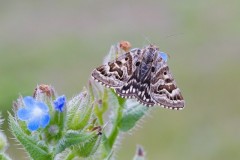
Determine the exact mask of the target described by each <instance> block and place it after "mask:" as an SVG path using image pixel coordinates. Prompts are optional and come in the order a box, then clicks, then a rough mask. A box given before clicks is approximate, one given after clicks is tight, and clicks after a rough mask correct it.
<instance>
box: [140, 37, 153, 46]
mask: <svg viewBox="0 0 240 160" xmlns="http://www.w3.org/2000/svg"><path fill="white" fill-rule="evenodd" d="M142 37H143V38H144V42H143V43H145V42H147V43H148V44H152V42H151V41H150V39H149V37H147V36H146V35H144V34H142ZM145 45H146V44H143V46H145Z"/></svg>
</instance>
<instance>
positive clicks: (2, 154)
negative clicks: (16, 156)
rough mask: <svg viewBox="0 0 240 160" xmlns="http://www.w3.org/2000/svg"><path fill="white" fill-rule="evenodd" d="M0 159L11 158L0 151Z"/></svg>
mask: <svg viewBox="0 0 240 160" xmlns="http://www.w3.org/2000/svg"><path fill="white" fill-rule="evenodd" d="M0 160H11V158H10V157H8V156H7V155H6V154H4V153H0Z"/></svg>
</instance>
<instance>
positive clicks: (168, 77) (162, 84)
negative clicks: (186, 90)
mask: <svg viewBox="0 0 240 160" xmlns="http://www.w3.org/2000/svg"><path fill="white" fill-rule="evenodd" d="M154 66H156V68H155V70H156V71H155V73H153V74H152V80H151V96H152V98H153V99H154V100H155V101H156V103H157V104H158V105H161V106H163V107H164V108H169V109H175V110H181V109H183V107H184V103H185V102H184V99H183V96H182V94H181V91H180V89H179V88H178V87H177V85H176V82H175V80H174V78H173V76H172V74H171V72H170V71H169V67H168V65H167V63H166V62H165V61H164V60H163V59H162V58H158V59H157V60H156V61H155V65H154Z"/></svg>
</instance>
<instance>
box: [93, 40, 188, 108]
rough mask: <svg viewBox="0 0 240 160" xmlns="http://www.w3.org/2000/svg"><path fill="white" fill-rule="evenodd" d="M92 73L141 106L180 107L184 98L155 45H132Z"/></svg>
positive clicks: (182, 106)
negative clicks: (128, 49)
mask: <svg viewBox="0 0 240 160" xmlns="http://www.w3.org/2000/svg"><path fill="white" fill-rule="evenodd" d="M92 77H93V79H94V80H96V81H97V82H100V83H101V84H102V85H104V86H106V87H109V88H113V89H114V91H115V92H116V93H117V94H118V96H121V97H123V98H134V99H136V100H137V101H139V103H141V104H143V105H145V106H154V105H159V106H162V107H164V108H169V109H175V110H181V109H183V108H184V103H185V102H184V99H183V96H182V94H181V91H180V89H179V88H178V87H177V85H176V82H175V80H174V78H173V76H172V74H171V72H170V70H169V67H168V65H167V60H166V58H165V57H164V54H163V52H160V51H159V48H158V47H156V46H155V45H152V44H150V45H148V46H146V47H144V48H142V49H140V48H135V49H132V50H130V51H128V52H126V53H124V54H123V55H121V56H119V57H117V58H116V59H115V60H113V61H111V62H108V63H107V64H104V65H101V66H99V67H97V68H96V69H94V70H93V72H92Z"/></svg>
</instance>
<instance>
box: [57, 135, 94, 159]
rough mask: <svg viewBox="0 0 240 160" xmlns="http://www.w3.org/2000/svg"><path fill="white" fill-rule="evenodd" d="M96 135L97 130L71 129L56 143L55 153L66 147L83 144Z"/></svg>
mask: <svg viewBox="0 0 240 160" xmlns="http://www.w3.org/2000/svg"><path fill="white" fill-rule="evenodd" d="M95 135H96V132H84V131H73V130H69V131H67V133H66V134H65V135H64V137H63V138H62V139H61V140H60V141H59V142H58V144H57V145H56V150H55V152H54V154H55V155H56V154H58V153H61V152H62V151H64V150H65V149H66V148H69V147H72V146H77V145H83V144H84V143H86V142H88V141H89V140H91V139H92V138H93V137H94V136H95Z"/></svg>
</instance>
